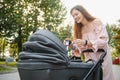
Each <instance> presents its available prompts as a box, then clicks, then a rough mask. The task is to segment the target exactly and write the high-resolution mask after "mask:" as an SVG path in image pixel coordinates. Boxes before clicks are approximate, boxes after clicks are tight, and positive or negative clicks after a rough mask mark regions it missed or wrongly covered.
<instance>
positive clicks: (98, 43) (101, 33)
mask: <svg viewBox="0 0 120 80" xmlns="http://www.w3.org/2000/svg"><path fill="white" fill-rule="evenodd" d="M94 31H95V34H96V39H95V40H94V41H91V43H92V45H93V46H92V47H93V48H94V50H95V51H97V50H98V49H99V48H103V49H105V48H106V46H107V44H108V33H107V30H106V27H105V26H104V25H103V24H102V25H100V26H98V27H96V29H95V30H94Z"/></svg>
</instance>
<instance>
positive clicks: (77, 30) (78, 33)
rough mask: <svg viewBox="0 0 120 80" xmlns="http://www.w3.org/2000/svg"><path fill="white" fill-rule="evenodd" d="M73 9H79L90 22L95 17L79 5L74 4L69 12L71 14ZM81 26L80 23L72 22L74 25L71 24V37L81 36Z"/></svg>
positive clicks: (78, 37)
mask: <svg viewBox="0 0 120 80" xmlns="http://www.w3.org/2000/svg"><path fill="white" fill-rule="evenodd" d="M74 9H75V10H78V11H80V12H81V13H82V14H83V16H84V17H85V18H86V19H87V21H89V22H91V21H93V20H94V19H95V17H93V16H92V15H90V14H89V13H88V12H87V10H86V9H85V8H84V7H83V6H81V5H76V6H74V7H73V8H72V9H71V11H70V13H71V14H72V11H73V10H74ZM82 26H83V24H82V23H77V22H74V25H73V39H81V38H82V33H81V31H82V30H81V29H82Z"/></svg>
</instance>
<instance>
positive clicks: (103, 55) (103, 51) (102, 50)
mask: <svg viewBox="0 0 120 80" xmlns="http://www.w3.org/2000/svg"><path fill="white" fill-rule="evenodd" d="M85 52H94V51H93V50H92V49H87V50H84V51H82V53H85ZM97 52H102V53H103V54H102V55H101V56H100V59H101V60H103V58H104V57H105V56H106V53H107V52H106V51H105V50H104V49H98V50H97Z"/></svg>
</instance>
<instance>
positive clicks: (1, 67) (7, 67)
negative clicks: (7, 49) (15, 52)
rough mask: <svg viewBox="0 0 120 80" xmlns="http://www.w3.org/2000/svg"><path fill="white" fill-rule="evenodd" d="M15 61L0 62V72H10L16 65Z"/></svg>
mask: <svg viewBox="0 0 120 80" xmlns="http://www.w3.org/2000/svg"><path fill="white" fill-rule="evenodd" d="M16 63H17V62H9V63H6V62H5V61H1V62H0V73H5V72H12V71H13V70H14V68H15V67H16Z"/></svg>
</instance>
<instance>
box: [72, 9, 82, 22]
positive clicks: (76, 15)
mask: <svg viewBox="0 0 120 80" xmlns="http://www.w3.org/2000/svg"><path fill="white" fill-rule="evenodd" d="M71 15H72V16H73V19H74V20H75V22H77V23H81V22H82V20H83V18H84V16H83V14H82V13H81V12H80V11H78V10H76V9H73V10H72V13H71Z"/></svg>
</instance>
